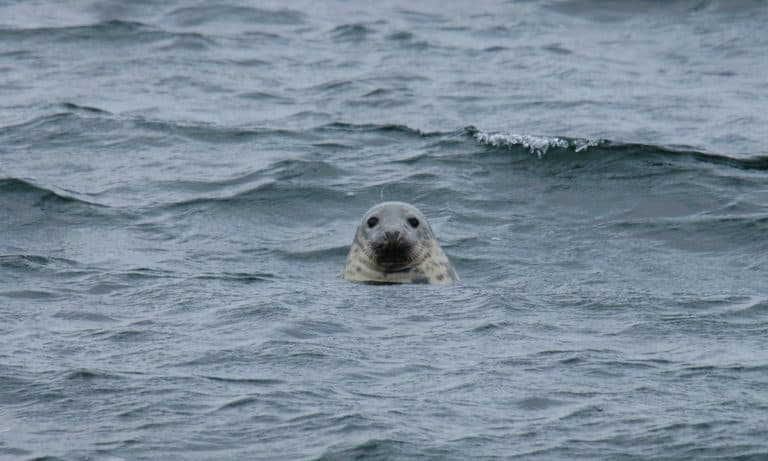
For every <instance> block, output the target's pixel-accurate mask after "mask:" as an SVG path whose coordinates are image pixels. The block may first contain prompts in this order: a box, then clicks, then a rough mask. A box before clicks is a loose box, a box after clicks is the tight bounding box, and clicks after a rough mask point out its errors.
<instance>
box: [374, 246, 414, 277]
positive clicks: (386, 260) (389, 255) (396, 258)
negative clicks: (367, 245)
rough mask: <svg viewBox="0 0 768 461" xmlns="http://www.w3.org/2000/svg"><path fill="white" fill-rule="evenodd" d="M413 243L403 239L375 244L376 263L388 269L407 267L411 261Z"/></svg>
mask: <svg viewBox="0 0 768 461" xmlns="http://www.w3.org/2000/svg"><path fill="white" fill-rule="evenodd" d="M411 250H412V245H410V244H407V243H404V242H402V241H387V242H382V243H380V244H378V245H373V253H374V254H375V255H376V264H378V265H379V266H381V267H384V268H386V269H388V270H396V269H400V268H405V267H407V266H408V264H410V262H411Z"/></svg>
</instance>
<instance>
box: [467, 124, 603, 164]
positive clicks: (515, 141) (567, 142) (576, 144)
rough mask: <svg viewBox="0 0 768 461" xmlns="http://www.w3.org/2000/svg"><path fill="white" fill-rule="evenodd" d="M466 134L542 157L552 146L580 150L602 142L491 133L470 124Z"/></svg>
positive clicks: (491, 144)
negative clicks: (526, 150)
mask: <svg viewBox="0 0 768 461" xmlns="http://www.w3.org/2000/svg"><path fill="white" fill-rule="evenodd" d="M466 130H467V134H469V135H470V136H472V137H473V138H475V139H476V140H477V141H479V142H480V143H481V144H485V145H487V146H491V147H511V146H522V147H523V148H525V149H528V150H530V151H531V153H532V154H536V155H537V156H538V157H539V158H542V157H543V156H544V155H545V154H546V153H547V151H549V150H550V149H552V148H560V149H572V150H574V151H576V152H581V151H583V150H586V149H587V148H590V147H596V146H599V145H601V144H604V143H605V142H606V141H605V140H603V139H580V138H564V137H547V136H535V135H527V134H510V133H493V132H485V131H480V130H478V129H476V128H474V127H472V126H470V127H467V128H466Z"/></svg>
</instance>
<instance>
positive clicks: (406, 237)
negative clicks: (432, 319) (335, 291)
mask: <svg viewBox="0 0 768 461" xmlns="http://www.w3.org/2000/svg"><path fill="white" fill-rule="evenodd" d="M342 277H343V278H344V279H346V280H349V281H351V282H363V283H429V284H437V285H448V284H452V283H457V282H459V276H458V275H457V274H456V271H455V270H454V269H453V266H451V263H450V262H449V261H448V257H447V256H446V255H445V253H444V252H443V250H442V248H440V245H439V244H438V243H437V239H436V238H435V234H434V233H432V228H431V227H429V223H428V222H427V219H426V218H425V217H424V215H423V214H422V213H421V211H419V209H418V208H416V207H415V206H413V205H410V204H408V203H404V202H384V203H380V204H378V205H376V206H374V207H373V208H371V209H370V210H368V211H367V212H366V213H365V215H363V219H362V220H361V221H360V224H359V225H358V226H357V231H355V239H354V240H353V242H352V247H351V248H350V249H349V255H347V264H346V266H345V267H344V271H343V272H342Z"/></svg>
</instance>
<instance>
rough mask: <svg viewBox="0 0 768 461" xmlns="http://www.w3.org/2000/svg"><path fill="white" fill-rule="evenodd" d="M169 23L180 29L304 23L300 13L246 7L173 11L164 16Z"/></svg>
mask: <svg viewBox="0 0 768 461" xmlns="http://www.w3.org/2000/svg"><path fill="white" fill-rule="evenodd" d="M166 19H167V20H169V21H170V22H171V23H173V24H175V25H177V26H182V27H193V26H199V25H203V24H209V23H212V22H225V23H240V24H243V23H252V24H275V25H297V24H302V23H304V21H305V15H304V13H302V12H301V11H297V10H289V9H279V10H269V9H263V8H253V7H248V6H234V5H209V6H191V7H182V8H178V9H175V10H173V11H171V12H170V13H168V14H167V15H166Z"/></svg>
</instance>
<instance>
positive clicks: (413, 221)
mask: <svg viewBox="0 0 768 461" xmlns="http://www.w3.org/2000/svg"><path fill="white" fill-rule="evenodd" d="M408 224H410V225H411V227H413V228H414V229H416V228H417V227H419V220H418V219H416V218H408Z"/></svg>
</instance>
